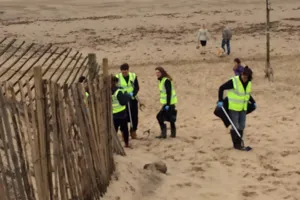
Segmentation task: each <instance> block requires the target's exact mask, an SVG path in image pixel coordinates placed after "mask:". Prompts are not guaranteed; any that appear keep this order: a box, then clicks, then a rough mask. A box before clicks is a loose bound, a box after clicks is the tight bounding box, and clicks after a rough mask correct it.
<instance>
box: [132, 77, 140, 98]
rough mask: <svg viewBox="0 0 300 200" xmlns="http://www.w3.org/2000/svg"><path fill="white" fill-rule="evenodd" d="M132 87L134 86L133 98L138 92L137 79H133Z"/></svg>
mask: <svg viewBox="0 0 300 200" xmlns="http://www.w3.org/2000/svg"><path fill="white" fill-rule="evenodd" d="M133 85H134V89H133V96H134V97H135V96H136V95H137V94H138V92H139V90H140V85H139V81H138V79H137V77H136V78H135V80H134V83H133Z"/></svg>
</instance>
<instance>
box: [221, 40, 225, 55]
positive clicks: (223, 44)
mask: <svg viewBox="0 0 300 200" xmlns="http://www.w3.org/2000/svg"><path fill="white" fill-rule="evenodd" d="M225 44H226V41H225V40H224V39H222V44H221V47H222V49H223V51H224V52H225Z"/></svg>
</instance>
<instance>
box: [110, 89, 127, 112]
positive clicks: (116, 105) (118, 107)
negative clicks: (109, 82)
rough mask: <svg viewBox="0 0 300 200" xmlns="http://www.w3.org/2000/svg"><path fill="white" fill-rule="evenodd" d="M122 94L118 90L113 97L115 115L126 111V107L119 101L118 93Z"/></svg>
mask: <svg viewBox="0 0 300 200" xmlns="http://www.w3.org/2000/svg"><path fill="white" fill-rule="evenodd" d="M119 92H122V91H121V90H120V89H117V90H116V91H115V92H114V93H113V95H112V98H111V99H112V112H113V114H115V113H119V112H121V111H123V110H125V109H126V106H122V105H121V104H120V102H119V100H118V97H117V96H118V93H119Z"/></svg>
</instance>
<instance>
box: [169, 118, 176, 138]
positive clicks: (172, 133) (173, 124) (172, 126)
mask: <svg viewBox="0 0 300 200" xmlns="http://www.w3.org/2000/svg"><path fill="white" fill-rule="evenodd" d="M170 124H171V137H172V138H175V137H176V125H175V122H170Z"/></svg>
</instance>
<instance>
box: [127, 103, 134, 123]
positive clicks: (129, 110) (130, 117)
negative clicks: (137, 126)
mask: <svg viewBox="0 0 300 200" xmlns="http://www.w3.org/2000/svg"><path fill="white" fill-rule="evenodd" d="M127 105H128V113H129V119H130V128H131V129H132V128H133V124H132V116H131V109H130V102H128V103H127Z"/></svg>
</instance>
